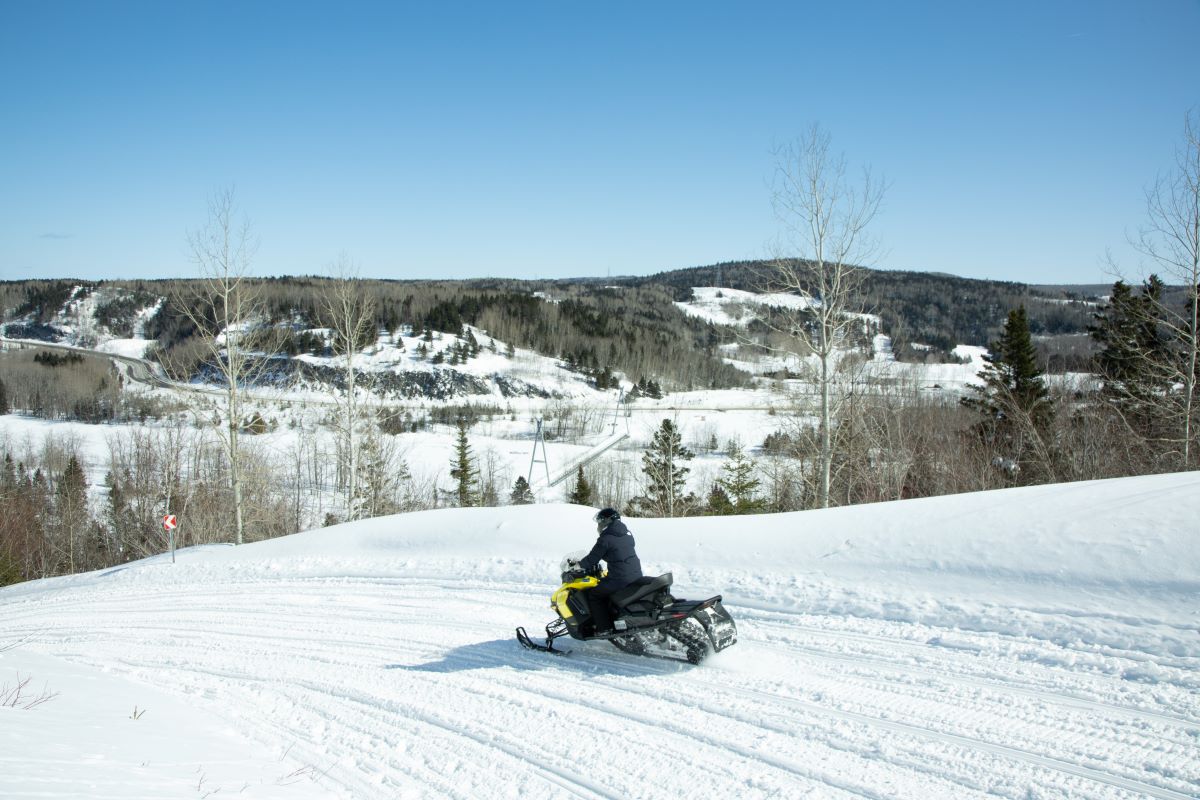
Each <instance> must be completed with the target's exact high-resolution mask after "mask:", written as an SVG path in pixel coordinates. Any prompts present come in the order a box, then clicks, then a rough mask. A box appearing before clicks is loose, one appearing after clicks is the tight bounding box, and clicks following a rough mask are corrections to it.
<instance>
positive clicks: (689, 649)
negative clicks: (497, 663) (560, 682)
mask: <svg viewBox="0 0 1200 800" xmlns="http://www.w3.org/2000/svg"><path fill="white" fill-rule="evenodd" d="M561 569H562V586H560V587H558V590H557V591H555V592H554V594H553V596H552V597H551V598H550V607H551V608H552V609H554V611H555V612H556V613H557V614H558V619H556V620H554V621H552V622H550V623H549V624H548V625H547V626H546V643H545V644H539V643H537V642H535V641H533V640H532V639H530V638H529V635H528V634H527V633H525V629H524V628H517V641H518V642H520V643H521V644H522V645H523V646H525V647H527V648H529V649H530V650H540V651H542V652H547V653H565V652H568V651H564V650H559V649H556V648H555V647H554V640H555V639H557V638H559V637H560V636H566V635H568V634H569V635H570V636H571V638H572V639H580V640H584V641H591V640H593V639H601V640H604V639H607V640H608V641H610V642H612V644H613V646H614V647H616V648H617V649H618V650H621V651H623V652H625V653H630V654H632V655H639V656H651V657H654V658H667V659H672V660H679V661H688V662H690V663H692V664H699V663H700V662H701V661H702V660H704V658H705V656H707V655H708V654H709V653H719V652H720V651H722V650H724V649H725V648H726V647H729V646H730V645H731V644H733V643H734V642H736V641H737V626H735V625H734V624H733V617H731V616H730V615H729V612H728V611H726V610H725V608H724V606H722V605H721V596H720V595H717V596H716V597H710V598H708V599H707V600H681V599H677V598H675V597H673V596H672V595H671V591H670V590H671V581H672V578H671V573H669V572H668V573H667V574H666V575H659V576H658V577H657V578H651V577H646V578H639V579H638V580H636V581H634V582H633V583H632V584H630V585H629V586H626V587H625V588H624V589H621V590H620V591H619V592H617V593H616V594H614V595H613V596H612V597H611V598H610V600H611V602H612V605H613V609H614V612H615V613H614V619H613V632H612V633H610V634H605V635H602V636H597V635H595V627H594V625H593V624H592V616H591V612H590V609H589V608H588V600H587V596H586V593H587V590H588V589H591V588H592V587H593V586H595V585H596V584H598V583H599V582H600V577H602V576H603V573H601V574H600V575H596V574H590V575H589V574H588V573H586V572H584V571H583V570H582V569H581V568H580V566H579V562H578V560H577V559H576V558H575V557H574V555H569V556H567V557H566V558H564V559H563V561H562V565H561Z"/></svg>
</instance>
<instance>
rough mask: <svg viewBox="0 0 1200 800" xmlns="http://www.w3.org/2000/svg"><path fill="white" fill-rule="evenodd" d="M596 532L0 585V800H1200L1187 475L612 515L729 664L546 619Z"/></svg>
mask: <svg viewBox="0 0 1200 800" xmlns="http://www.w3.org/2000/svg"><path fill="white" fill-rule="evenodd" d="M591 513H592V512H591V510H589V509H584V508H580V507H575V506H564V505H550V506H522V507H507V508H501V509H461V510H442V511H432V512H423V513H418V514H411V515H406V516H398V517H391V518H383V519H377V520H372V521H368V522H362V523H355V524H349V525H343V526H339V527H334V528H328V529H324V530H319V531H312V532H308V533H303V534H298V535H296V536H292V537H287V538H284V539H277V540H273V541H269V542H262V543H259V544H254V545H247V546H244V547H241V548H233V547H209V548H200V549H194V550H190V551H184V552H182V553H180V556H179V561H178V563H176V564H171V563H170V560H169V559H164V558H157V559H152V560H149V561H145V562H139V563H136V564H132V565H129V566H126V567H123V568H118V569H112V570H107V571H104V572H98V573H92V574H88V575H80V576H74V577H69V578H60V579H53V580H45V581H37V582H32V583H28V584H22V585H17V586H13V587H9V588H6V589H2V590H0V648H5V649H3V652H0V685H4V684H7V685H8V686H9V687H12V686H14V685H15V684H16V682H17V681H18V680H21V679H24V678H26V677H29V678H30V679H31V680H30V683H29V684H28V686H27V692H28V694H26V697H27V698H32V699H36V698H37V697H38V696H40V695H41V693H43V692H51V693H57V694H56V695H55V696H53V697H51V698H49V699H48V700H47V701H46V702H44V703H42V704H40V705H37V706H36V707H33V708H30V709H24V708H20V707H16V708H13V707H0V797H4V798H35V797H36V798H81V797H87V798H109V797H111V798H122V799H127V798H198V797H214V796H215V797H225V796H227V795H234V796H238V797H246V798H260V797H261V798H328V797H335V798H416V797H454V798H477V797H489V798H490V797H531V798H532V797H536V798H543V797H554V798H557V797H584V798H758V797H764V798H765V797H773V798H796V797H806V796H807V797H822V798H825V797H830V798H839V797H871V798H922V799H924V798H931V797H936V798H974V797H979V798H983V797H1007V798H1061V797H1077V798H1135V797H1151V798H1171V799H1172V800H1182V798H1188V797H1195V796H1197V795H1200V757H1198V754H1200V603H1198V601H1197V597H1200V522H1198V520H1200V473H1184V474H1177V475H1165V476H1155V477H1144V478H1129V479H1123V480H1117V481H1105V482H1094V483H1080V484H1068V485H1060V486H1043V487H1035V488H1027V489H1012V490H1005V491H1000V492H991V493H983V494H975V495H963V496H955V497H945V498H933V499H926V500H913V501H904V502H898V503H889V504H880V505H874V506H857V507H850V508H842V509H833V510H828V511H812V512H803V513H795V514H783V515H771V516H757V517H741V518H733V517H724V518H704V519H687V520H630V521H629V524H630V527H631V529H632V530H633V532H634V533H635V535H636V536H637V540H638V548H639V551H640V553H641V555H642V560H643V563H644V564H645V566H646V568H647V570H649V571H654V572H664V571H667V570H671V571H673V572H674V574H675V587H676V594H677V595H679V596H685V597H697V596H701V595H707V594H708V593H710V592H721V593H723V594H724V596H725V598H726V606H727V608H728V609H729V610H730V611H731V612H732V613H733V615H734V616H735V617H736V619H737V621H738V625H739V633H740V641H739V642H738V644H737V645H735V646H734V647H732V648H731V649H729V650H727V651H726V652H724V653H721V654H720V655H718V656H714V657H713V658H711V659H710V660H709V661H707V662H706V663H705V664H703V665H701V666H699V667H689V666H686V665H674V664H669V663H664V662H660V661H648V660H639V659H637V658H635V657H630V656H625V655H623V654H620V653H618V652H617V651H616V650H614V649H612V648H611V647H608V646H606V645H602V644H600V643H578V642H573V643H572V645H573V646H574V652H573V653H572V654H571V655H570V656H567V657H554V656H549V655H545V654H540V653H533V652H528V651H524V650H522V649H520V647H519V646H518V645H517V644H516V642H515V641H514V640H513V636H512V630H513V627H514V626H516V625H525V626H527V627H529V628H530V630H531V631H532V630H534V629H536V628H537V627H539V626H540V624H542V623H544V622H546V621H548V619H549V614H550V612H549V609H548V607H547V605H548V598H549V593H550V591H551V590H552V588H553V587H554V585H555V584H556V582H557V581H556V572H557V563H558V560H559V557H560V556H561V555H562V554H563V553H565V552H567V551H570V550H577V549H580V548H581V547H585V546H587V545H588V544H589V542H590V540H591V538H592V536H591V525H590V521H589V517H590V514H591Z"/></svg>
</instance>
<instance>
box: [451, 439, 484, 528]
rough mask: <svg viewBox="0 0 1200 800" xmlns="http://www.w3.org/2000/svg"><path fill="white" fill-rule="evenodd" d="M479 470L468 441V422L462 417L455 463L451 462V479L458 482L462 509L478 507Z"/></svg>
mask: <svg viewBox="0 0 1200 800" xmlns="http://www.w3.org/2000/svg"><path fill="white" fill-rule="evenodd" d="M477 474H478V473H477V470H476V469H475V465H474V463H473V461H472V458H471V445H470V443H469V442H468V441H467V421H466V419H464V418H462V417H460V418H459V420H458V442H457V443H456V444H455V447H454V461H452V462H451V469H450V477H452V478H454V480H455V481H457V482H458V485H457V487H456V488H455V490H454V493H455V495H456V496H457V498H458V505H459V506H460V507H462V508H466V507H468V506H473V505H476V503H477V502H478V496H477V494H476V485H475V484H476V477H477Z"/></svg>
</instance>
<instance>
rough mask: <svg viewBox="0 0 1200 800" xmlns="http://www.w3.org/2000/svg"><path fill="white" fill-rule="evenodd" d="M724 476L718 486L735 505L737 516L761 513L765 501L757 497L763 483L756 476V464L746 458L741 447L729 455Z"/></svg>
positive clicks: (724, 466) (734, 449)
mask: <svg viewBox="0 0 1200 800" xmlns="http://www.w3.org/2000/svg"><path fill="white" fill-rule="evenodd" d="M721 471H722V472H723V473H724V476H723V477H722V478H720V479H719V480H718V481H717V485H718V486H719V487H720V488H721V489H723V490H724V491H725V494H726V499H730V500H731V501H732V504H733V510H732V512H728V513H735V514H753V513H755V512H757V511H761V510H762V509H763V507H764V505H765V501H764V500H762V499H761V498H759V497H758V496H757V492H758V487H759V484H760V483H761V482H760V481H759V479H758V478H756V477H755V476H754V462H752V461H751V460H750V459H749V458H747V457H746V454H745V453H743V452H742V449H741V448H740V447H734V448H732V449H731V451H730V454H729V461H727V462H725V464H723V465H722V466H721Z"/></svg>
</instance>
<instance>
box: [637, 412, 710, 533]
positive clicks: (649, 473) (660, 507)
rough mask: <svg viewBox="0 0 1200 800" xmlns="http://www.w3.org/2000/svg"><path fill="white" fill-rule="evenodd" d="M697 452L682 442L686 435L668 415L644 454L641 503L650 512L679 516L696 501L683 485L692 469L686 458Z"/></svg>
mask: <svg viewBox="0 0 1200 800" xmlns="http://www.w3.org/2000/svg"><path fill="white" fill-rule="evenodd" d="M693 458H695V454H694V453H692V451H691V450H688V449H687V448H686V447H684V446H683V437H681V436H680V435H679V431H677V430H676V428H675V425H674V424H673V423H672V422H671V420H669V419H664V420H663V421H662V426H661V427H660V428H659V429H658V431H657V432H656V433H655V434H654V440H653V441H652V442H651V443H650V449H648V450H647V451H646V452H645V453H644V454H643V455H642V473H643V474H645V476H646V494H645V496H644V497H642V498H639V500H638V504H639V505H640V506H641V507H642V508H643V509H644V510H645V512H646V513H647V514H649V515H655V516H661V517H677V516H683V515H684V514H686V513H687V511H688V510H689V509H690V507H691V506H692V505H694V504H695V501H696V498H695V496H694V495H685V494H684V492H683V490H684V485H685V483H686V480H687V474H688V472H690V470H689V469H688V467H686V466H684V464H683V462H685V461H690V460H691V459H693Z"/></svg>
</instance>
